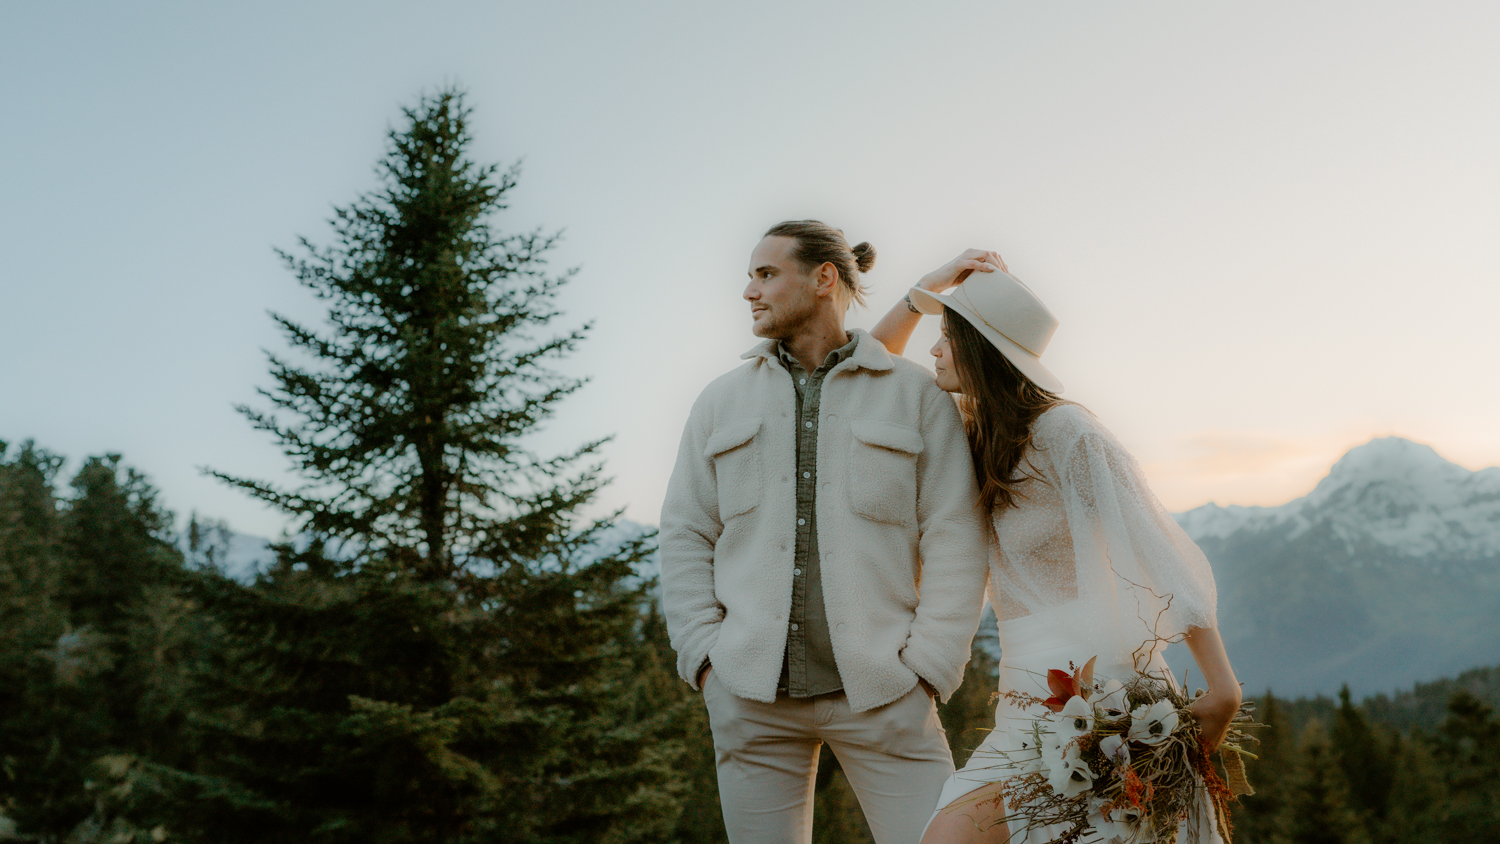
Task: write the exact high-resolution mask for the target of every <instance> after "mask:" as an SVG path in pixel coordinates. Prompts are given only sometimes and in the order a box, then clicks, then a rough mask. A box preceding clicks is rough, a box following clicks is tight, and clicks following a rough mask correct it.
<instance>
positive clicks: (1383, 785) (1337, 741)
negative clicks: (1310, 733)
mask: <svg viewBox="0 0 1500 844" xmlns="http://www.w3.org/2000/svg"><path fill="white" fill-rule="evenodd" d="M1330 738H1331V740H1332V742H1333V747H1334V751H1335V755H1337V757H1338V760H1339V767H1341V768H1343V769H1344V778H1345V779H1346V780H1347V781H1348V782H1349V791H1350V795H1351V797H1352V798H1353V801H1354V805H1355V807H1356V808H1357V809H1358V810H1359V811H1360V812H1361V813H1362V814H1363V815H1364V820H1365V824H1366V826H1367V828H1370V829H1375V828H1378V827H1379V826H1380V825H1381V823H1382V822H1383V821H1384V819H1385V813H1386V804H1387V803H1388V802H1389V800H1390V796H1391V784H1392V782H1393V781H1394V779H1395V776H1396V772H1395V771H1394V770H1393V769H1392V768H1391V755H1390V751H1389V749H1388V748H1387V747H1386V746H1385V743H1384V742H1383V741H1382V740H1381V738H1380V736H1379V735H1378V734H1376V732H1375V730H1374V728H1372V727H1371V726H1370V722H1369V721H1368V720H1367V719H1366V718H1365V715H1364V713H1363V712H1361V711H1360V708H1359V707H1357V706H1355V705H1354V702H1353V701H1352V700H1350V698H1349V687H1348V686H1347V685H1345V686H1344V687H1343V688H1342V689H1340V690H1339V708H1338V713H1337V714H1336V715H1335V716H1334V721H1333V729H1332V730H1331V731H1330Z"/></svg>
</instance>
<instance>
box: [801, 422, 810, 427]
mask: <svg viewBox="0 0 1500 844" xmlns="http://www.w3.org/2000/svg"><path fill="white" fill-rule="evenodd" d="M802 424H803V425H806V426H807V427H809V428H811V427H812V423H811V422H803V423H802Z"/></svg>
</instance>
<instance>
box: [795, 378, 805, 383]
mask: <svg viewBox="0 0 1500 844" xmlns="http://www.w3.org/2000/svg"><path fill="white" fill-rule="evenodd" d="M797 383H798V384H806V383H807V379H806V378H798V379H797Z"/></svg>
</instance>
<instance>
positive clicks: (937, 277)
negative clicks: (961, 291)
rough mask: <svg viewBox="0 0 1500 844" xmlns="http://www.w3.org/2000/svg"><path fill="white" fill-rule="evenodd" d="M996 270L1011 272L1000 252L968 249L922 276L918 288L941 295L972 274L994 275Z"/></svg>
mask: <svg viewBox="0 0 1500 844" xmlns="http://www.w3.org/2000/svg"><path fill="white" fill-rule="evenodd" d="M995 270H1004V271H1005V272H1010V270H1009V269H1008V268H1007V267H1006V266H1005V259H1004V258H1001V257H1000V253H999V252H993V251H990V250H986V249H966V250H964V253H963V254H962V255H959V256H958V257H957V258H954V259H953V260H951V261H949V262H948V263H946V264H944V265H942V266H941V267H938V268H937V269H935V270H933V271H932V272H930V273H928V274H927V275H924V276H922V280H921V281H918V282H917V286H918V287H920V288H922V289H923V290H926V291H929V292H931V293H941V292H943V291H944V290H947V289H948V288H950V287H957V286H958V285H960V284H962V283H963V280H964V279H966V278H968V277H969V274H970V273H975V272H981V273H992V272H994V271H995Z"/></svg>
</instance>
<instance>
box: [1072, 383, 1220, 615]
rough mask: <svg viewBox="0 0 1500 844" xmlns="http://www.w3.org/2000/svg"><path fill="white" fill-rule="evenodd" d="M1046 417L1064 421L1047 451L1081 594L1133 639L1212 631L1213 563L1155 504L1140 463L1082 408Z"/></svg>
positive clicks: (1215, 595) (1214, 598)
mask: <svg viewBox="0 0 1500 844" xmlns="http://www.w3.org/2000/svg"><path fill="white" fill-rule="evenodd" d="M1044 417H1059V418H1057V419H1055V420H1049V421H1055V422H1058V423H1062V424H1061V425H1057V426H1055V427H1056V428H1058V429H1059V430H1055V431H1051V432H1049V434H1055V435H1054V436H1048V437H1047V438H1046V439H1047V440H1049V442H1048V444H1047V452H1048V457H1049V458H1050V462H1051V463H1052V464H1053V470H1054V471H1055V472H1056V475H1055V477H1058V478H1059V480H1060V484H1059V486H1060V487H1061V489H1060V490H1059V492H1060V493H1061V494H1062V497H1063V500H1064V504H1065V507H1066V509H1067V514H1068V523H1069V527H1070V532H1071V534H1072V538H1073V546H1074V553H1075V554H1076V562H1077V569H1076V573H1077V576H1078V588H1079V593H1080V596H1088V597H1091V598H1094V599H1096V600H1101V601H1107V602H1108V604H1109V605H1111V606H1112V607H1113V609H1114V612H1113V613H1108V615H1112V616H1113V618H1111V619H1109V621H1110V622H1111V623H1112V626H1114V628H1115V633H1116V634H1117V635H1119V636H1122V637H1125V638H1126V639H1127V640H1131V641H1146V640H1149V639H1151V638H1152V637H1153V633H1154V636H1155V637H1157V638H1159V639H1175V638H1177V637H1180V636H1181V634H1183V633H1185V632H1187V630H1188V629H1189V628H1192V627H1215V626H1216V625H1217V620H1216V611H1215V605H1216V603H1217V598H1218V596H1217V589H1216V587H1215V585H1214V576H1213V570H1212V569H1211V568H1210V567H1209V563H1208V559H1207V558H1206V557H1204V555H1203V552H1202V551H1201V550H1199V549H1198V546H1197V545H1196V544H1194V543H1193V541H1192V540H1191V539H1189V538H1188V536H1187V534H1186V533H1184V532H1183V530H1182V528H1181V527H1180V526H1178V524H1177V522H1176V521H1174V520H1173V519H1172V517H1171V516H1170V515H1168V513H1167V511H1166V509H1165V508H1164V507H1162V505H1161V502H1159V501H1157V499H1156V496H1155V495H1154V494H1153V493H1152V492H1151V489H1150V488H1149V487H1148V486H1147V485H1146V480H1145V478H1144V477H1143V476H1142V474H1141V468H1140V465H1139V464H1137V463H1136V461H1135V458H1134V457H1132V456H1131V455H1130V453H1129V452H1127V451H1126V450H1125V448H1124V446H1122V445H1120V443H1119V441H1118V440H1116V439H1115V438H1114V436H1113V435H1112V434H1111V433H1110V432H1109V431H1108V430H1106V429H1105V428H1104V426H1103V425H1101V424H1100V423H1099V421H1098V420H1097V419H1096V418H1095V417H1094V416H1093V414H1091V413H1089V412H1088V411H1086V410H1084V409H1083V408H1081V407H1078V406H1076V405H1072V406H1066V405H1065V406H1063V407H1058V408H1054V409H1053V410H1051V411H1049V412H1048V413H1047V414H1045V415H1044ZM1100 620H1101V621H1103V619H1100Z"/></svg>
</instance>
